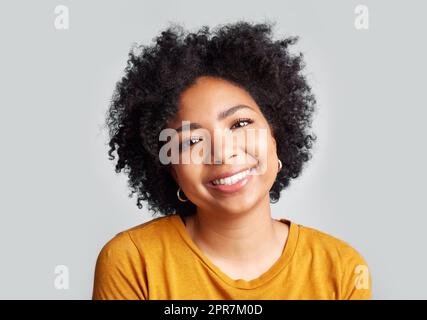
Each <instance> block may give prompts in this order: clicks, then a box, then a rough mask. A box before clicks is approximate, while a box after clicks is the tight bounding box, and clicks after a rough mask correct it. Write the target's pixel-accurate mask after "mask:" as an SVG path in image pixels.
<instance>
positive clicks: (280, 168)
mask: <svg viewBox="0 0 427 320" xmlns="http://www.w3.org/2000/svg"><path fill="white" fill-rule="evenodd" d="M280 170H282V161H280V159H279V171H280Z"/></svg>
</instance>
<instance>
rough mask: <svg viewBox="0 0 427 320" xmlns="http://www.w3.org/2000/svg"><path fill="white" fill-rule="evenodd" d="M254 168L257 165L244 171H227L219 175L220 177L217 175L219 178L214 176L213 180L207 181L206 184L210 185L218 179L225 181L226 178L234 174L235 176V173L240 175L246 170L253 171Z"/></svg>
mask: <svg viewBox="0 0 427 320" xmlns="http://www.w3.org/2000/svg"><path fill="white" fill-rule="evenodd" d="M256 167H257V165H255V166H252V167H248V168H244V169H234V170H231V171H228V172H226V173H223V174H221V175H219V176H216V177H215V178H212V179H211V180H209V181H208V183H212V181H214V180H218V179H225V178H227V177H231V176H234V175H235V174H237V173H240V172H243V171H246V170H248V169H253V168H256Z"/></svg>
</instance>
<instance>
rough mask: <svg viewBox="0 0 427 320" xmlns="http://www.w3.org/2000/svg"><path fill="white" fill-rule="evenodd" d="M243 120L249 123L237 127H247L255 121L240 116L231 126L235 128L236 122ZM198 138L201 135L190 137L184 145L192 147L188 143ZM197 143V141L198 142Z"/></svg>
mask: <svg viewBox="0 0 427 320" xmlns="http://www.w3.org/2000/svg"><path fill="white" fill-rule="evenodd" d="M241 122H247V123H248V124H247V125H245V126H240V127H237V128H236V129H239V128H243V127H246V126H248V125H250V124H251V123H253V122H254V121H253V120H252V119H250V118H239V119H237V121H236V122H234V123H233V125H232V126H231V128H232V129H233V128H234V126H235V125H236V124H239V123H241ZM197 138H199V139H200V138H201V137H192V138H190V139H188V140H186V141H184V142H183V143H182V145H183V147H184V146H187V147H191V146H192V145H193V144H190V145H188V143H189V142H191V141H192V140H195V139H197ZM196 143H197V142H196Z"/></svg>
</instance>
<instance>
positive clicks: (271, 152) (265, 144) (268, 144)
mask: <svg viewBox="0 0 427 320" xmlns="http://www.w3.org/2000/svg"><path fill="white" fill-rule="evenodd" d="M249 147H250V148H252V149H253V150H255V157H256V159H257V160H258V162H259V171H258V172H259V174H260V175H264V174H267V175H270V173H271V174H275V173H276V172H275V171H274V168H275V163H276V162H277V155H276V147H275V144H274V140H273V137H271V135H270V134H269V133H268V132H261V133H260V134H259V135H257V139H254V140H252V142H250V145H249ZM250 148H249V149H248V150H250Z"/></svg>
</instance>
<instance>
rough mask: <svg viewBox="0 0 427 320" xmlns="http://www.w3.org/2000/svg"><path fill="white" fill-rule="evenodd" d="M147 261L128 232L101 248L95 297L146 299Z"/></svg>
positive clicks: (122, 233) (97, 266)
mask: <svg viewBox="0 0 427 320" xmlns="http://www.w3.org/2000/svg"><path fill="white" fill-rule="evenodd" d="M145 279H146V277H145V263H144V259H143V257H142V256H141V254H140V252H139V251H138V248H137V247H136V245H135V243H134V242H133V240H132V238H131V235H130V234H129V233H128V232H127V231H123V232H121V233H119V234H117V235H116V236H115V237H114V238H112V239H111V240H110V241H109V242H107V243H106V244H105V245H104V247H103V248H102V249H101V251H100V253H99V255H98V259H97V261H96V266H95V275H94V283H93V291H92V300H145V299H146V296H147V287H146V281H145Z"/></svg>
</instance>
